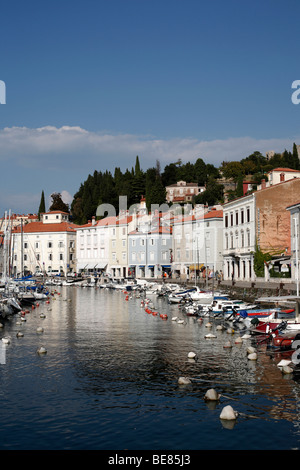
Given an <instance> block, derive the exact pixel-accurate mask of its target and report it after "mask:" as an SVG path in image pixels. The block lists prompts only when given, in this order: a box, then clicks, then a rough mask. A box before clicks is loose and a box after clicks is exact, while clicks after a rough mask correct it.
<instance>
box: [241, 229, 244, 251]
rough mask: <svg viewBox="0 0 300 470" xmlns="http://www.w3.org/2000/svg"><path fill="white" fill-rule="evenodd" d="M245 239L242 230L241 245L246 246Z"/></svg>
mask: <svg viewBox="0 0 300 470" xmlns="http://www.w3.org/2000/svg"><path fill="white" fill-rule="evenodd" d="M244 245H245V240H244V231H243V230H242V231H241V247H242V248H244Z"/></svg>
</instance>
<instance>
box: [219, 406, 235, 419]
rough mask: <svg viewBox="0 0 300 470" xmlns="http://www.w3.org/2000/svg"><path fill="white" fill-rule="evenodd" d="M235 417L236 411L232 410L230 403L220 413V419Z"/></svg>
mask: <svg viewBox="0 0 300 470" xmlns="http://www.w3.org/2000/svg"><path fill="white" fill-rule="evenodd" d="M237 417H238V412H237V411H234V409H233V408H232V406H230V405H227V406H225V407H224V408H223V410H222V411H221V414H220V419H227V420H235V419H236V418H237Z"/></svg>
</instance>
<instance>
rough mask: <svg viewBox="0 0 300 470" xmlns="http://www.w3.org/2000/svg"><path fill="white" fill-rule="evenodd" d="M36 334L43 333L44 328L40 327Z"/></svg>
mask: <svg viewBox="0 0 300 470" xmlns="http://www.w3.org/2000/svg"><path fill="white" fill-rule="evenodd" d="M36 332H37V333H43V332H44V328H42V327H41V326H38V327H37V329H36Z"/></svg>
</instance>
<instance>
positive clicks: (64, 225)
mask: <svg viewBox="0 0 300 470" xmlns="http://www.w3.org/2000/svg"><path fill="white" fill-rule="evenodd" d="M79 227H80V225H75V224H72V223H71V222H60V223H59V222H58V223H57V224H44V223H43V222H31V223H30V224H26V225H23V232H24V233H39V232H43V233H45V232H75V229H76V228H79ZM13 233H21V227H20V226H18V227H16V228H15V229H14V230H13Z"/></svg>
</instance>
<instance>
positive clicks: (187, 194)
mask: <svg viewBox="0 0 300 470" xmlns="http://www.w3.org/2000/svg"><path fill="white" fill-rule="evenodd" d="M203 191H205V187H204V186H198V184H197V183H187V182H186V181H178V182H177V183H175V184H170V185H169V186H166V193H167V194H166V200H167V202H168V203H170V202H173V203H178V204H180V203H184V202H192V200H193V198H194V197H195V196H197V195H198V194H200V193H201V192H203Z"/></svg>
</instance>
